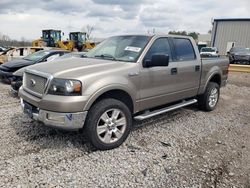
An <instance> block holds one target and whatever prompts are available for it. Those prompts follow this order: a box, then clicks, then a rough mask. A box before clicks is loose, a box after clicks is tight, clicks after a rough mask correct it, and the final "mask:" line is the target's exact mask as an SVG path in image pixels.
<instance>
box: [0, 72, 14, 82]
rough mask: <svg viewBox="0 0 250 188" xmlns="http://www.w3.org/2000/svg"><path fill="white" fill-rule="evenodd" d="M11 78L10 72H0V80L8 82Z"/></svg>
mask: <svg viewBox="0 0 250 188" xmlns="http://www.w3.org/2000/svg"><path fill="white" fill-rule="evenodd" d="M12 78H13V73H12V72H5V71H2V70H0V79H2V80H3V81H6V82H10V81H11V79H12Z"/></svg>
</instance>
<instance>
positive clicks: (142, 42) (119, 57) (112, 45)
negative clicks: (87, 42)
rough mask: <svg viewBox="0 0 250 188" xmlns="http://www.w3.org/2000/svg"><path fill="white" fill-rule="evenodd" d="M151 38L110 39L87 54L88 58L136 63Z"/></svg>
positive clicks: (120, 37) (123, 37)
mask: <svg viewBox="0 0 250 188" xmlns="http://www.w3.org/2000/svg"><path fill="white" fill-rule="evenodd" d="M150 38H151V37H150V36H139V35H133V36H132V35H131V36H115V37H110V38H108V39H107V40H105V41H103V42H102V43H101V44H99V45H98V46H96V47H95V48H94V49H92V50H90V51H89V52H87V53H86V57H90V58H101V59H109V60H115V61H127V62H136V61H137V59H138V58H139V56H140V54H141V52H142V51H143V49H144V48H145V46H146V45H147V43H148V42H149V40H150Z"/></svg>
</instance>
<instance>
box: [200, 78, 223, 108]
mask: <svg viewBox="0 0 250 188" xmlns="http://www.w3.org/2000/svg"><path fill="white" fill-rule="evenodd" d="M219 96H220V86H219V85H218V84H217V83H214V82H209V83H208V85H207V88H206V91H205V93H204V94H202V95H201V96H199V98H198V103H199V108H200V109H202V110H205V111H212V110H214V109H215V108H216V105H217V103H218V101H219Z"/></svg>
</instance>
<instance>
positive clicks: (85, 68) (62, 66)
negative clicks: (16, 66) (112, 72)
mask: <svg viewBox="0 0 250 188" xmlns="http://www.w3.org/2000/svg"><path fill="white" fill-rule="evenodd" d="M124 63H125V62H121V61H119V62H118V61H111V60H103V59H94V58H74V59H65V60H64V59H62V60H57V61H53V62H47V63H42V64H36V65H32V66H30V67H29V68H28V69H31V70H35V71H40V72H43V73H49V74H51V75H53V76H54V77H57V78H74V79H76V78H79V77H82V76H84V75H88V74H93V73H97V72H101V71H105V70H109V69H114V68H119V67H121V65H122V64H124Z"/></svg>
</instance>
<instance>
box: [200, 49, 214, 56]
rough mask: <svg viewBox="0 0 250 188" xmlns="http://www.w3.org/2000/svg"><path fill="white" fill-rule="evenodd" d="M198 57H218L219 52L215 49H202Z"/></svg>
mask: <svg viewBox="0 0 250 188" xmlns="http://www.w3.org/2000/svg"><path fill="white" fill-rule="evenodd" d="M200 56H201V57H219V51H218V49H217V48H216V47H202V48H201V52H200Z"/></svg>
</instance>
